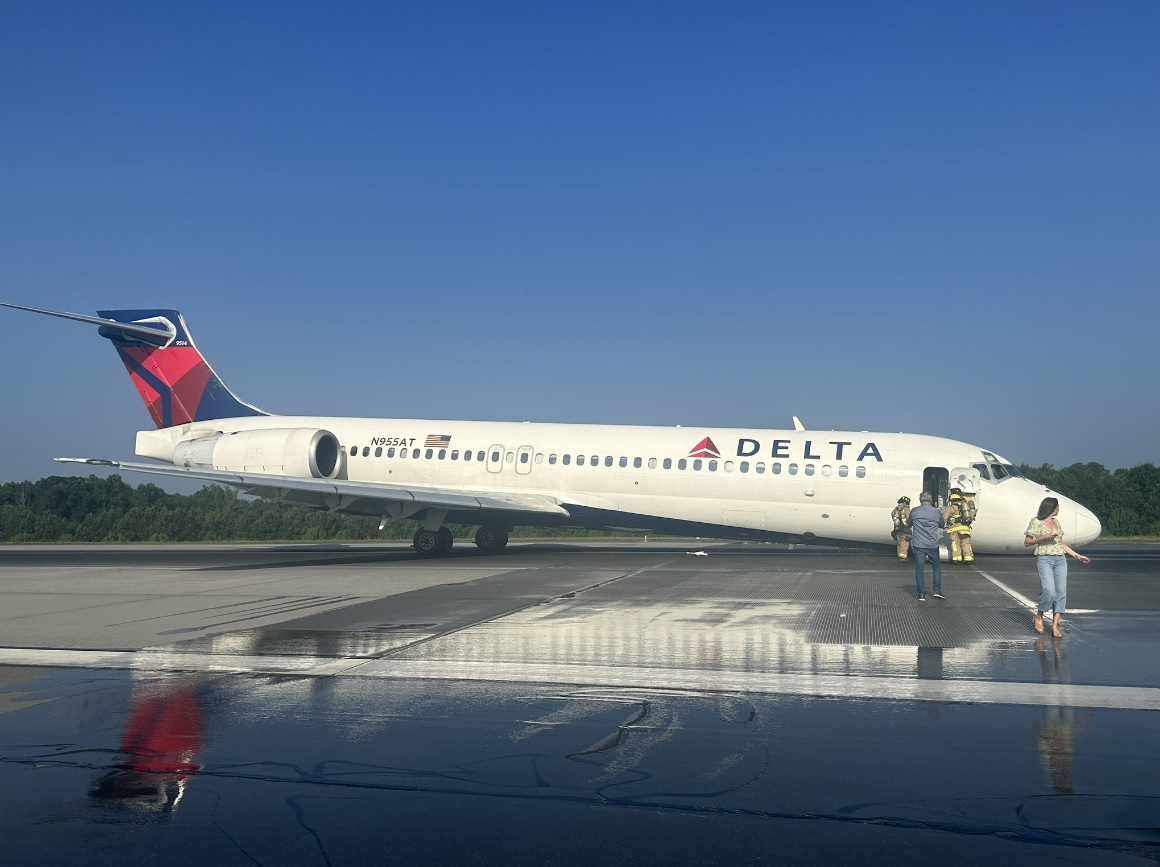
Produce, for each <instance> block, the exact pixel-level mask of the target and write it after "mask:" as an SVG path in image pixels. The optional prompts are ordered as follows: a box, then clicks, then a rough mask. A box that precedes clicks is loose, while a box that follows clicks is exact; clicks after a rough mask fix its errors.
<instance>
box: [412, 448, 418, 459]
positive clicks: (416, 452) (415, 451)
mask: <svg viewBox="0 0 1160 867" xmlns="http://www.w3.org/2000/svg"><path fill="white" fill-rule="evenodd" d="M411 457H413V458H414V459H415V460H419V450H418V449H411Z"/></svg>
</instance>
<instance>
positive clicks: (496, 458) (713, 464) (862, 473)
mask: <svg viewBox="0 0 1160 867" xmlns="http://www.w3.org/2000/svg"><path fill="white" fill-rule="evenodd" d="M385 451H386V456H387V457H388V458H393V457H399V458H403V459H405V458H408V457H409V458H411V459H412V460H418V459H419V458H426V459H427V460H440V461H443V460H447V459H448V458H450V460H453V461H458V460H464V461H471V460H475V461H483V460H485V459H487V458H488V454H487V452H486V451H484V450H482V449H481V450H479V451H476V452H473V451H471V450H464V451H463V452H462V454H461V453H460V451H459V449H451V450H448V449H406V448H400V449H395V448H394V447H391V448H388V449H386V450H385ZM383 452H384V449H383V447H382V446H378V447H376V448H375V450H374V454H375V457H376V458H381V457H382V456H383ZM358 454H359V447H358V446H351V447H350V456H351V457H352V458H353V457H357V456H358ZM370 454H371V447H370V446H363V447H362V456H363V457H364V458H366V457H370ZM490 459H491V463H492V464H493V465H495V464H499V463H500V462H501V461H502V462H503V463H507V464H511V463H515V461H516V454H515V452H507V453H506V454H504V453H501V452H499V451H493V452H492V453H491V455H490ZM532 460H533V458H532V454H531V452H527V451H521V452H520V453H519V462H520V463H521V464H527V463H528V462H529V461H532ZM534 462H535V463H537V464H542V463H543V462H544V455H543V454H542V453H537V454H536V455H535V458H534ZM573 462H574V463H575V465H576V466H578V467H583V466H591V467H598V466H600V465H601V463H602V459H601V457H600V455H576V456H575V457H573V456H572V455H571V454H565V455H556V454H550V455H548V464H549V465H553V466H554V465H555V464H557V463H560V464H562V465H563V466H566V467H567V466H571V465H572V464H573ZM645 463H646V461H645V459H644V458H633V459H632V466H633V467H634V468H635V469H638V470H639V469H641V468H642V467H643V466H644V465H645ZM603 464H604V466H606V467H612V466H620V467H628V465H629V459H628V458H627V457H623V456H622V457H620V458H615V457H613V456H612V455H605V456H604V458H603ZM647 464H648V468H649V469H650V470H655V469H656V468H657V467H658V466H660V467H661V468H662V469H666V470H671V469H672V468H673V466H674V464H675V465H676V468H677V469H678V470H688V469H692V470H693V471H694V472H701V471H702V470H705V471H707V472H710V473H715V472H717V471H718V470H719V469H720V470H724V471H725V472H727V473H731V472H733V471H734V469H736V470H737V471H738V472H741V473H748V472H754V473H757V474H758V475H761V474H762V473H764V472H765V471H766V464H765V461H755V462H752V463H751V462H749V461H738V462H737V463H736V464H734V462H733V461H719V460H716V459H712V458H711V459H707V460H705V459H702V458H692V459H690V458H678V459H677V460H675V461H674V460H673V459H672V458H664V459H663V460H659V461H658V459H657V458H649V459H648V461H647ZM769 472H770V473H771V474H772V475H775V476H776V475H779V474H781V473H782V472H784V473H786V474H787V475H791V476H796V475H797V474H798V473H799V472H801V473H802V474H803V475H807V476H812V475H815V474H821V475H823V476H832V475H833V474H834V467H832V466H830V465H829V464H822V465H821V466H818V465H817V464H800V465H799V464H796V463H787V464H782V463H781V462H780V461H773V462H771V463H770V464H769ZM837 475H838V477H839V478H843V479H844V478H846V477H847V476H849V475H850V468H849V467H848V466H846V465H845V464H841V465H839V466H838V467H837ZM854 475H855V476H856V477H857V478H859V479H864V478H866V468H865V467H864V466H858V467H855V468H854Z"/></svg>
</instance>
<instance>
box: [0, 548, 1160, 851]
mask: <svg viewBox="0 0 1160 867" xmlns="http://www.w3.org/2000/svg"><path fill="white" fill-rule="evenodd" d="M467 548H468V549H469V550H464V549H460V548H458V547H457V548H456V549H455V550H454V551H453V553H452V556H451V557H450V558H447V559H443V560H427V561H423V560H418V559H417V558H416V557H415V555H414V554H413V553H412V552H411V551H410V550H409V549H407V548H405V547H402V546H392V545H352V546H338V545H277V546H261V545H247V546H236V545H231V546H182V547H175V546H134V547H114V548H111V547H88V548H80V547H59V548H57V547H8V548H0V829H2V834H3V841H4V844H3V850H4V854H5V862H6V863H12V864H43V863H52V862H65V861H68V862H71V863H75V864H124V863H153V862H158V863H161V862H164V863H166V864H202V863H207V862H212V863H215V864H224V865H230V864H311V865H313V864H320V865H325V864H347V863H356V862H357V863H360V864H367V863H375V864H378V863H388V862H394V861H396V860H402V859H408V860H411V861H415V862H418V863H424V864H451V863H455V864H463V863H467V864H475V863H478V864H498V863H504V864H588V863H593V862H597V861H600V862H603V863H623V864H652V863H657V864H661V863H665V864H674V863H675V864H692V863H698V864H703V863H718V862H730V863H740V864H786V863H806V864H809V863H818V864H823V863H825V864H829V863H835V862H839V861H850V862H857V863H871V864H896V863H899V862H901V861H918V860H927V859H931V860H934V859H938V860H941V861H948V860H949V861H951V862H952V863H967V862H971V863H975V862H979V861H983V860H986V861H988V862H990V863H992V864H1021V865H1026V864H1056V863H1069V864H1072V863H1074V864H1089V863H1090V864H1133V863H1141V862H1142V861H1147V860H1151V861H1157V860H1160V714H1157V711H1160V665H1158V663H1160V653H1158V647H1160V645H1158V643H1157V639H1156V636H1157V634H1158V631H1160V545H1149V544H1127V543H1123V544H1118V543H1117V544H1113V543H1104V544H1097V545H1093V546H1090V548H1089V549H1088V550H1087V553H1089V554H1091V556H1092V557H1093V563H1092V564H1091V565H1090V566H1087V567H1084V566H1080V565H1078V564H1074V565H1072V566H1071V569H1070V572H1069V606H1070V607H1071V610H1070V611H1069V613H1068V614H1067V616H1066V618H1065V622H1064V632H1065V634H1064V637H1063V638H1062V639H1059V640H1053V639H1052V638H1051V637H1050V636H1047V637H1042V636H1039V635H1037V634H1036V633H1035V632H1033V631H1032V629H1031V615H1030V611H1029V610H1028V608H1027V605H1028V604H1031V603H1030V602H1029V600H1033V599H1034V598H1035V597H1036V596H1037V594H1038V579H1037V577H1036V575H1035V570H1034V562H1033V560H1032V558H1031V557H986V558H980V559H979V560H978V561H977V563H976V564H974V565H973V566H967V567H964V566H959V567H951V566H950V565H949V564H944V591H945V592H946V594H947V597H948V598H947V599H946V600H935V599H930V598H929V597H928V601H926V602H922V603H920V602H919V601H918V600H917V599H916V598H915V594H914V578H913V567H912V566H911V565H909V564H900V563H898V562H897V561H895V559H894V558H893V557H889V556H884V555H880V554H870V553H864V552H857V551H838V550H834V549H820V548H818V549H811V548H798V549H796V550H793V551H789V550H787V549H786V548H785V547H784V546H772V545H715V544H708V543H707V544H700V543H691V544H673V543H662V544H657V543H654V542H648V543H645V542H637V541H631V542H624V543H601V544H577V545H565V544H544V543H529V544H513V545H512V546H510V547H509V548H508V550H507V551H506V552H505V553H503V554H500V555H497V556H481V555H478V554H476V553H475V551H474V547H473V546H467ZM693 551H703V552H704V553H705V554H706V555H707V556H703V557H702V556H691V555H690V553H689V552H693ZM928 581H929V576H928Z"/></svg>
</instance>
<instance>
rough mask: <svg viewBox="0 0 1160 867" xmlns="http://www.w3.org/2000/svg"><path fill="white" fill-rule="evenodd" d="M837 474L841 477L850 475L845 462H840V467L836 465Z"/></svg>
mask: <svg viewBox="0 0 1160 867" xmlns="http://www.w3.org/2000/svg"><path fill="white" fill-rule="evenodd" d="M838 475H839V476H841V477H842V478H843V479H844V478H846V476H848V475H850V468H849V467H848V466H846V465H845V464H842V465H841V466H840V467H838Z"/></svg>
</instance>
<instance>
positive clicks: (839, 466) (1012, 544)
mask: <svg viewBox="0 0 1160 867" xmlns="http://www.w3.org/2000/svg"><path fill="white" fill-rule="evenodd" d="M3 306H5V307H13V308H15V309H18V310H28V311H31V312H34V313H43V314H46V315H50V316H58V317H61V318H64V319H71V320H75V321H78V322H86V323H89V324H92V325H96V326H98V327H99V333H100V335H101V336H102V337H105V338H107V339H108V340H109V341H110V342H111V343H112V344H113V346H114V347H115V348H116V350H117V353H118V354H119V355H120V357H121V360H122V361H123V362H124V364H125V367H126V368H128V371H129V375H130V376H131V377H132V380H133V384H134V385H135V386H136V387H137V391H138V392H139V393H140V395H141V397H142V399H143V400H144V402H145V405H146V407H147V408H148V410H149V413H150V415H151V416H152V418H153V422H154V423H155V424H156V427H157V429H156V430H145V431H139V432H138V433H137V445H136V453H137V454H138V455H139V456H141V457H145V458H152V459H154V460H155V461H158V462H159V463H133V462H125V461H113V460H105V459H96V458H57V459H56V460H58V461H61V462H66V463H82V464H91V465H94V466H103V467H110V468H113V469H118V470H128V471H132V472H140V473H153V474H157V475H166V476H176V477H178V478H186V479H189V478H192V479H200V480H204V481H207V482H215V483H218V484H223V485H229V486H232V487H234V488H237V489H239V490H241V491H242V492H244V493H246V494H251V495H254V496H257V497H264V498H267V499H272V500H278V501H280V502H284V503H293V504H297V505H302V506H307V507H310V508H315V509H326V510H329V511H333V512H343V513H346V514H352V515H372V516H375V517H378V518H381V519H382V522H383V523H382V526H386V524H387V522H390V521H396V520H400V519H404V518H410V519H414V520H417V521H419V522H421V526H420V529H419V530H418V532H416V534H415V538H414V547H415V550H416V551H417V552H418V553H419V554H420V555H422V556H425V557H431V556H440V555H444V554H446V553H447V552H448V551H449V550H450V549H451V544H452V536H451V532H450V530H448V528H447V524H449V523H456V524H469V525H474V526H478V527H479V530H478V532H477V533H476V534H475V544H476V545H477V546H478V547H479V548H480V549H482V550H483V551H488V552H494V551H499V550H500V549H502V548H503V547H504V545H506V544H507V540H508V533H509V531H510V530H511V528H512V527H514V526H517V525H522V526H538V527H583V528H589V529H628V530H635V531H640V532H644V533H657V534H671V535H677V536H703V537H713V538H721V539H751V540H761V541H770V542H786V543H805V544H825V545H858V546H876V547H883V548H886V547H889V548H891V549H892V548H893V540H892V539H891V537H890V530H891V528H892V522H891V519H890V512H891V510H892V509H893V508H894V505H895V503H896V502H897V500H898V498H899V497H900V496H903V495H905V496H909V497H910V498H911V500H912V501H913V502H914V503H915V504H917V503H918V495H919V493H920V492H921V491H930V492H931V493H932V494H933V495H934V497H935V501H936V503H939V504H941V503H945V501H946V498H947V495H948V492H949V489H950V488H951V487H960V488H963V489H964V490H974V491H976V492H977V499H976V502H977V504H978V507H979V515H978V518H977V519H976V521H975V524H974V527H973V530H974V532H973V542H974V549H975V551H976V552H977V553H1009V552H1023V551H1026V550H1027V549H1026V548H1025V547H1024V545H1023V531H1024V529H1025V528H1026V526H1027V522H1028V520H1029V519H1030V518H1031V517H1032V516H1033V515H1034V514H1035V512H1036V509H1037V508H1038V506H1039V502H1040V500H1042V499H1043V497H1044V496H1048V495H1051V496H1055V497H1058V499H1059V501H1060V514H1059V517H1060V520H1061V523H1062V524H1063V527H1064V529H1065V530H1066V532H1067V534H1068V539H1069V541H1070V542H1071V543H1072V544H1073V545H1077V546H1078V545H1083V544H1085V543H1087V542H1091V541H1093V540H1094V539H1096V538H1097V537H1098V536H1099V534H1100V522H1099V520H1098V519H1097V518H1096V516H1095V515H1093V514H1092V513H1091V512H1090V511H1088V510H1087V509H1086V508H1084V507H1083V506H1081V505H1080V504H1079V503H1077V502H1075V501H1073V500H1070V499H1068V498H1066V497H1062V496H1060V495H1059V494H1057V493H1055V492H1053V491H1050V490H1049V489H1047V488H1045V487H1044V486H1043V485H1040V484H1036V483H1035V482H1032V481H1030V480H1028V479H1026V478H1023V477H1022V476H1020V474H1019V472H1018V471H1017V470H1016V469H1015V467H1014V466H1013V465H1012V463H1011V462H1010V461H1008V460H1006V459H1004V458H1002V457H1000V456H999V455H997V454H995V453H994V452H991V451H987V450H986V449H982V448H979V447H978V446H973V445H969V444H967V443H964V442H957V441H955V440H949V439H943V438H942V437H935V436H923V435H919V434H904V433H868V432H865V431H861V432H856V431H812V430H806V429H804V428H803V426H802V425H801V424H800V422H798V420H797V419H796V418H795V419H794V430H751V429H748V428H720V427H697V428H684V427H677V428H668V427H642V426H622V425H585V424H531V423H528V422H523V423H508V422H482V421H444V420H422V419H385V418H383V419H376V418H333V417H320V416H285V415H273V414H271V413H267V412H263V411H262V410H260V409H258V408H257V407H255V406H253V405H251V404H248V403H245V402H244V401H242V400H240V399H238V398H237V397H236V396H235V395H234V394H233V392H231V391H230V390H229V389H228V388H226V386H225V385H224V384H223V382H222V381H221V379H219V378H218V376H217V374H216V373H215V372H214V370H213V368H212V367H210V365H209V364H208V363H207V362H206V360H205V359H204V358H203V357H202V355H201V353H200V352H199V351H198V349H197V347H196V346H195V345H194V342H193V339H192V337H191V336H190V333H189V328H188V326H187V325H186V323H185V319H184V317H183V316H182V315H181V314H180V313H178V312H177V311H175V310H102V311H98V315H97V316H95V317H94V316H84V315H80V314H76V313H62V312H55V311H51V310H40V309H38V308H35V307H21V306H19V305H15V304H4V305H3Z"/></svg>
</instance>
